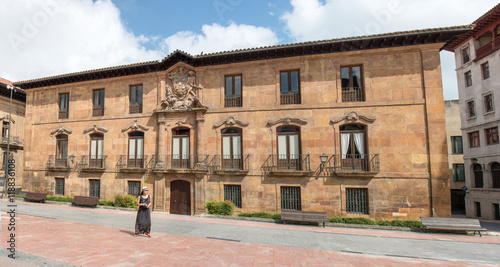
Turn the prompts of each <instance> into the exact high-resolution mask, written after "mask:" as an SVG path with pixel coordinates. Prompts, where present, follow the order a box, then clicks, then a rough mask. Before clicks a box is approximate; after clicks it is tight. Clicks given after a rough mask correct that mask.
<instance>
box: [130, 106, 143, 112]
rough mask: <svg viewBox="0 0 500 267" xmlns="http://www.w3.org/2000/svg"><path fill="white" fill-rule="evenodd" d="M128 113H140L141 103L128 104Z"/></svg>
mask: <svg viewBox="0 0 500 267" xmlns="http://www.w3.org/2000/svg"><path fill="white" fill-rule="evenodd" d="M129 113H131V114H132V113H142V104H130V106H129Z"/></svg>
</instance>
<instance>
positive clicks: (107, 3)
mask: <svg viewBox="0 0 500 267" xmlns="http://www.w3.org/2000/svg"><path fill="white" fill-rule="evenodd" d="M0 17H1V18H2V20H3V21H8V22H9V23H2V24H0V38H1V40H2V41H1V42H0V53H1V57H0V58H1V60H0V77H3V78H6V79H9V80H12V81H19V80H24V79H34V78H39V77H46V76H51V75H59V74H64V73H69V72H76V71H82V70H89V69H95V68H101V67H109V66H115V65H121V64H129V63H136V62H143V61H148V60H157V59H161V58H163V57H164V56H166V55H167V54H169V53H170V52H172V51H173V50H175V49H181V50H184V51H186V52H188V53H192V54H197V53H200V52H201V51H204V52H205V53H208V52H214V51H220V50H231V49H238V48H247V47H254V46H263V45H272V44H276V43H277V42H278V38H277V37H276V34H275V33H274V32H273V31H271V30H270V29H268V28H263V27H255V26H250V25H237V24H235V23H232V24H230V25H229V26H227V27H224V26H221V25H218V24H212V25H204V26H203V27H202V32H203V34H196V33H193V32H179V33H176V34H174V35H172V36H170V37H168V38H164V37H162V36H158V35H154V36H147V35H141V34H140V33H139V34H138V35H134V33H132V32H131V31H130V30H128V29H127V27H126V26H125V23H124V22H123V21H122V19H121V17H120V10H119V9H118V8H117V7H116V6H115V5H114V4H113V3H112V2H111V0H94V1H93V0H17V1H1V2H0ZM148 45H150V47H153V48H152V49H147V48H145V46H148Z"/></svg>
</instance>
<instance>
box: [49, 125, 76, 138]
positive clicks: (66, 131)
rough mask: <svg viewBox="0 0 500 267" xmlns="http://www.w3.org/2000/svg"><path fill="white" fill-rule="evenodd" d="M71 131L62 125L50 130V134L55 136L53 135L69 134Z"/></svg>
mask: <svg viewBox="0 0 500 267" xmlns="http://www.w3.org/2000/svg"><path fill="white" fill-rule="evenodd" d="M71 133H73V131H71V130H70V129H68V128H66V127H63V126H59V128H57V129H55V130H53V131H52V132H50V136H55V135H60V134H71Z"/></svg>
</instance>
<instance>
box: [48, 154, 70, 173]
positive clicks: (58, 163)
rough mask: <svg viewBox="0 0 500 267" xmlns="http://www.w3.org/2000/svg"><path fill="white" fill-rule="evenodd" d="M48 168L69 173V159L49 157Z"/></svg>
mask: <svg viewBox="0 0 500 267" xmlns="http://www.w3.org/2000/svg"><path fill="white" fill-rule="evenodd" d="M47 168H48V169H50V170H60V171H67V170H69V160H68V158H67V157H60V156H49V160H48V161H47Z"/></svg>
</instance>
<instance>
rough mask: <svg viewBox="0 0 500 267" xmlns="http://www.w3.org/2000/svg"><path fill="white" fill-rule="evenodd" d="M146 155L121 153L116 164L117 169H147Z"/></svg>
mask: <svg viewBox="0 0 500 267" xmlns="http://www.w3.org/2000/svg"><path fill="white" fill-rule="evenodd" d="M147 162H148V156H147V155H142V156H130V155H121V156H120V159H119V160H118V163H117V164H116V165H117V167H118V169H119V170H123V171H127V170H146V169H147Z"/></svg>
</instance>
